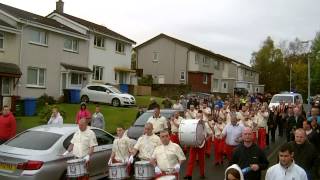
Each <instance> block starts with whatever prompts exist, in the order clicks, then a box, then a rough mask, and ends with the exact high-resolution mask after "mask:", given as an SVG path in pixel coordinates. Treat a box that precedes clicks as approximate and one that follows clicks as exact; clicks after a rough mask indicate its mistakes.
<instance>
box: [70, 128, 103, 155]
mask: <svg viewBox="0 0 320 180" xmlns="http://www.w3.org/2000/svg"><path fill="white" fill-rule="evenodd" d="M71 144H73V151H72V153H73V155H74V156H76V157H78V158H83V157H85V156H86V155H88V154H89V150H90V147H94V146H97V145H98V143H97V138H96V135H95V133H94V132H93V131H92V130H91V129H90V128H89V127H87V129H86V130H85V131H80V129H79V130H78V131H77V132H75V133H74V135H73V138H72V139H71Z"/></svg>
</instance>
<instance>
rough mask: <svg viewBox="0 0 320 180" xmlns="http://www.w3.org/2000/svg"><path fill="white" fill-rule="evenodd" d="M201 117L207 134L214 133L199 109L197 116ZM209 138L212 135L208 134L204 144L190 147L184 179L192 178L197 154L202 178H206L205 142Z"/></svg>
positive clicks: (200, 119) (200, 120)
mask: <svg viewBox="0 0 320 180" xmlns="http://www.w3.org/2000/svg"><path fill="white" fill-rule="evenodd" d="M196 119H199V122H200V123H203V124H204V128H205V132H204V133H205V135H208V134H210V135H212V131H211V129H210V128H209V125H208V124H207V123H205V121H204V120H203V114H202V111H201V110H198V113H197V118H196ZM207 139H211V136H206V140H204V141H203V143H202V145H200V146H199V147H190V151H189V154H190V155H189V160H188V165H187V172H186V176H185V177H184V179H192V171H193V166H194V163H195V161H196V156H198V160H199V167H200V178H202V179H204V178H205V172H204V166H205V161H204V159H205V150H206V149H205V143H206V141H207Z"/></svg>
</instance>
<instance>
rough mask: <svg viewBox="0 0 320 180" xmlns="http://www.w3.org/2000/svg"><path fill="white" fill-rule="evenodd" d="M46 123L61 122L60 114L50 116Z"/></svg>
mask: <svg viewBox="0 0 320 180" xmlns="http://www.w3.org/2000/svg"><path fill="white" fill-rule="evenodd" d="M48 124H60V125H62V124H63V118H62V116H61V115H60V113H57V115H56V117H53V116H51V118H50V119H49V121H48Z"/></svg>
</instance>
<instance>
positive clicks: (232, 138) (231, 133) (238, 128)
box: [222, 123, 243, 146]
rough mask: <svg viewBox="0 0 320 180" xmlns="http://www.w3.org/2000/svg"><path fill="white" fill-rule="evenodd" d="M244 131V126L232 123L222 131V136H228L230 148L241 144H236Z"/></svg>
mask: <svg viewBox="0 0 320 180" xmlns="http://www.w3.org/2000/svg"><path fill="white" fill-rule="evenodd" d="M242 130H243V125H242V124H237V125H235V126H234V125H232V124H231V123H229V124H227V125H226V127H224V129H223V131H222V135H223V136H226V144H227V145H230V146H237V145H238V144H239V143H238V142H236V139H238V138H239V137H241V134H242Z"/></svg>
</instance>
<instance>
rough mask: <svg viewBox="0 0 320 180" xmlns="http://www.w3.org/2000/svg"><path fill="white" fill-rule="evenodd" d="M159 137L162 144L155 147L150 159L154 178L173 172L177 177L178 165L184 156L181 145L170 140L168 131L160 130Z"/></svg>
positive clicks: (183, 159)
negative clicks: (154, 174) (153, 167)
mask: <svg viewBox="0 0 320 180" xmlns="http://www.w3.org/2000/svg"><path fill="white" fill-rule="evenodd" d="M160 139H161V142H162V145H160V146H157V147H156V148H155V150H154V151H153V154H152V156H151V161H150V163H151V164H153V165H154V166H155V173H156V178H158V177H161V176H165V175H168V174H174V175H175V176H176V178H177V179H179V171H180V166H181V164H182V163H183V161H185V160H186V157H185V155H184V153H183V151H182V149H181V147H180V146H179V145H178V144H176V143H173V142H171V141H170V138H169V133H168V131H166V130H163V131H161V132H160Z"/></svg>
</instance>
